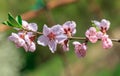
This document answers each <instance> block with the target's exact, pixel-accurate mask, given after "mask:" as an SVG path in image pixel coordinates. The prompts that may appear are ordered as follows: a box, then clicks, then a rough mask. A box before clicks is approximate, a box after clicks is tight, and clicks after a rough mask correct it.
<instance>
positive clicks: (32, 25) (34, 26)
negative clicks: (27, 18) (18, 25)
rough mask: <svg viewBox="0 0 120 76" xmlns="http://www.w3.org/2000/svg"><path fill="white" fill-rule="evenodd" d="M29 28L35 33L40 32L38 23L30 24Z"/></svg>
mask: <svg viewBox="0 0 120 76" xmlns="http://www.w3.org/2000/svg"><path fill="white" fill-rule="evenodd" d="M28 27H29V30H32V31H35V32H36V31H37V30H38V27H37V24H36V23H30V24H28Z"/></svg>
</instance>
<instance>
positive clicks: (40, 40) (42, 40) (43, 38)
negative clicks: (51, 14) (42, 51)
mask: <svg viewBox="0 0 120 76" xmlns="http://www.w3.org/2000/svg"><path fill="white" fill-rule="evenodd" d="M48 41H49V39H48V38H47V37H46V36H44V35H42V36H40V37H39V38H38V41H37V43H38V44H39V45H42V46H46V45H48Z"/></svg>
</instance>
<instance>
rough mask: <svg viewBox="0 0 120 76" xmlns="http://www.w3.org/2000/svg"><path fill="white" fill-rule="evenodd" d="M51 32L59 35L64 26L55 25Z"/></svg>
mask: <svg viewBox="0 0 120 76" xmlns="http://www.w3.org/2000/svg"><path fill="white" fill-rule="evenodd" d="M51 30H52V32H53V33H55V34H56V35H59V34H61V33H62V26H61V25H59V24H58V25H54V26H52V27H51Z"/></svg>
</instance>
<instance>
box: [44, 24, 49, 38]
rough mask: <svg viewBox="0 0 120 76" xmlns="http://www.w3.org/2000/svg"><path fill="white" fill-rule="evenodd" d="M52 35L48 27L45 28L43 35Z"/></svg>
mask: <svg viewBox="0 0 120 76" xmlns="http://www.w3.org/2000/svg"><path fill="white" fill-rule="evenodd" d="M49 33H50V28H48V27H47V25H44V26H43V34H44V35H45V36H47V35H48V34H49Z"/></svg>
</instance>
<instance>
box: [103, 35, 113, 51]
mask: <svg viewBox="0 0 120 76" xmlns="http://www.w3.org/2000/svg"><path fill="white" fill-rule="evenodd" d="M102 46H103V48H105V49H108V48H111V47H112V46H113V44H112V41H111V39H110V38H109V37H108V35H104V36H102Z"/></svg>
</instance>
